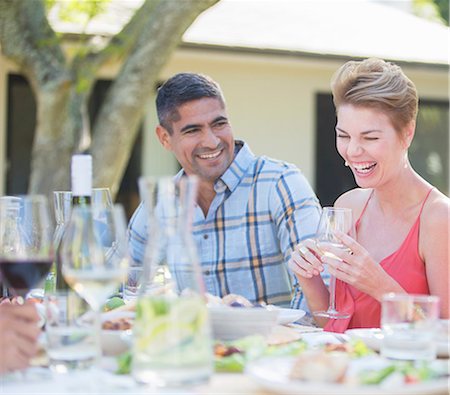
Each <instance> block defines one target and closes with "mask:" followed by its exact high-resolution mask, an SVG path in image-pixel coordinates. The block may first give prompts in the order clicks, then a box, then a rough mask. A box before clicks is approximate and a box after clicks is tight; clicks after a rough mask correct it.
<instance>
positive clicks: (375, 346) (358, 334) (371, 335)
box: [345, 320, 450, 358]
mask: <svg viewBox="0 0 450 395" xmlns="http://www.w3.org/2000/svg"><path fill="white" fill-rule="evenodd" d="M441 321H444V322H445V320H441ZM447 321H448V320H447ZM345 334H346V335H348V336H350V337H351V338H352V339H356V340H362V341H363V342H364V343H365V344H366V345H367V346H368V347H369V348H371V349H372V350H374V351H380V348H381V341H382V340H383V332H382V331H381V329H380V328H357V329H348V330H346V331H345ZM436 346H437V356H438V357H440V358H448V357H449V348H450V344H449V342H448V341H445V339H443V337H442V335H441V336H438V337H437V344H436Z"/></svg>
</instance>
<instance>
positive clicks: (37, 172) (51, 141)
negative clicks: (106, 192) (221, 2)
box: [0, 0, 218, 195]
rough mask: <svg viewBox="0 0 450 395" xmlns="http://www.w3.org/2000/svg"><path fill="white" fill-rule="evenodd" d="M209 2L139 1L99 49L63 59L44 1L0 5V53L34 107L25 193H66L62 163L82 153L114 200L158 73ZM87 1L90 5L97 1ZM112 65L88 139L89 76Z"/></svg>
mask: <svg viewBox="0 0 450 395" xmlns="http://www.w3.org/2000/svg"><path fill="white" fill-rule="evenodd" d="M217 1H218V0H145V1H144V2H143V4H142V6H141V7H140V8H139V9H138V10H137V11H136V12H135V13H134V15H133V16H132V18H131V19H130V21H129V22H128V23H127V24H126V25H125V26H124V27H123V29H122V30H121V32H120V33H119V34H117V35H115V36H113V37H111V38H110V40H109V42H108V43H107V44H106V45H105V46H103V47H102V48H100V49H98V48H95V47H93V46H90V45H88V43H87V42H84V44H83V45H81V46H80V47H79V51H78V52H77V53H76V54H75V55H74V56H69V55H68V54H67V53H65V52H64V50H63V47H62V42H61V41H60V40H59V38H58V35H57V34H56V33H55V31H54V30H53V29H52V27H51V26H50V24H49V21H48V19H47V16H46V8H45V4H44V0H33V1H31V0H0V45H1V50H2V53H3V54H4V55H5V56H6V57H8V58H9V59H11V60H12V61H13V62H15V63H16V64H17V65H18V67H19V68H20V70H21V72H22V73H23V74H24V76H25V77H26V78H27V79H28V81H29V83H30V85H31V88H32V90H33V94H34V96H35V99H36V104H37V115H36V130H35V137H34V142H33V149H32V159H31V169H32V172H31V176H30V183H29V192H30V193H44V194H49V193H50V192H51V191H53V190H57V189H67V188H68V187H69V167H70V166H69V164H70V157H71V155H72V153H73V152H74V151H75V150H84V149H87V148H90V149H91V153H92V155H93V160H94V169H95V174H94V180H93V182H94V185H97V186H109V187H110V188H111V192H112V193H113V195H115V194H116V193H117V191H118V188H119V186H120V181H121V179H122V175H123V173H124V171H125V169H126V165H127V163H128V160H129V156H130V152H131V149H132V147H133V144H134V141H135V138H136V135H137V130H138V126H139V123H140V121H141V118H142V115H143V111H144V105H145V104H146V102H147V100H148V98H149V96H150V95H151V93H152V90H153V88H154V86H155V84H156V81H157V78H158V76H159V73H160V71H161V69H162V67H163V66H164V64H165V63H166V61H167V60H168V58H169V56H170V54H171V53H172V51H173V50H174V49H175V48H176V46H177V45H178V44H179V42H180V41H181V37H182V34H183V33H184V31H185V30H186V29H187V28H188V27H189V25H190V24H191V23H192V22H193V21H194V20H195V18H196V17H197V16H198V15H199V14H200V13H201V12H203V11H204V10H205V9H207V8H208V7H210V6H212V5H213V4H215V3H216V2H217ZM52 2H55V0H52ZM88 2H90V3H93V4H91V5H94V6H95V5H96V4H95V3H99V0H88ZM95 12H97V11H95ZM113 59H116V60H117V59H124V60H123V62H122V64H121V69H120V71H119V73H118V74H117V76H116V78H115V80H114V82H113V84H112V85H111V87H110V89H109V91H108V94H107V95H106V98H105V100H104V102H103V104H102V107H101V108H100V111H99V114H98V116H97V118H96V121H95V124H94V125H92V131H93V133H92V135H93V138H92V139H91V133H90V127H89V121H88V117H87V111H86V108H87V102H88V99H89V97H90V95H91V92H92V88H93V86H94V83H95V81H96V73H97V71H98V70H99V68H100V67H101V66H102V65H104V64H106V63H107V62H109V61H111V60H113ZM49 175H51V176H49Z"/></svg>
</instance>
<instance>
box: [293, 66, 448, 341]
mask: <svg viewBox="0 0 450 395" xmlns="http://www.w3.org/2000/svg"><path fill="white" fill-rule="evenodd" d="M331 86H332V92H333V100H334V104H335V107H336V110H337V125H336V146H337V150H338V152H339V154H340V155H341V156H342V158H343V159H344V161H345V165H346V166H349V167H350V169H351V170H352V172H353V175H354V177H355V181H356V183H357V184H358V186H359V187H360V188H356V189H353V190H351V191H348V192H346V193H344V194H343V195H342V196H340V197H339V198H338V199H337V201H336V202H335V206H336V207H349V208H351V209H352V210H353V215H354V219H355V220H356V222H355V227H356V240H357V241H356V240H354V239H352V238H351V237H349V236H347V235H341V236H340V237H341V240H342V243H343V244H344V245H346V246H347V247H348V248H349V251H347V252H346V251H342V250H339V249H335V248H333V247H330V246H320V247H321V248H322V250H323V249H324V248H326V249H328V250H329V251H330V252H333V253H334V254H335V255H336V256H338V257H339V258H340V260H337V259H333V258H330V257H326V256H324V255H322V254H321V253H320V252H319V250H318V249H317V246H316V245H315V242H314V241H313V240H305V241H304V242H303V243H302V244H301V245H299V247H298V248H297V250H296V252H295V253H294V254H293V256H292V258H291V261H290V262H289V266H290V268H291V269H292V271H293V272H294V273H295V275H296V277H297V278H298V280H299V282H300V285H301V287H302V289H303V292H304V293H305V296H306V298H307V301H308V305H309V307H310V310H311V311H313V312H314V311H317V310H326V308H327V305H328V291H327V289H326V287H325V285H324V283H323V281H322V279H321V277H320V275H319V274H320V272H321V271H323V264H328V267H329V272H330V274H331V275H334V276H336V278H337V281H336V305H337V309H338V310H340V311H346V312H348V313H350V314H351V316H350V318H348V319H339V320H333V319H330V320H329V321H328V322H327V321H326V320H325V321H324V320H323V319H317V322H318V323H319V324H320V325H322V326H325V329H327V330H330V331H336V332H343V331H345V330H346V329H347V328H358V327H379V326H380V310H381V305H380V301H381V299H382V296H383V294H385V293H388V292H406V293H417V294H432V295H438V296H439V297H440V299H441V317H442V318H449V280H448V279H449V266H450V265H449V252H448V250H449V208H450V200H449V199H448V197H446V196H445V195H443V194H442V193H441V192H439V191H438V190H437V189H436V188H434V187H433V186H432V185H430V184H429V183H428V182H427V181H425V180H424V179H423V178H422V177H421V176H419V175H418V174H417V173H416V172H415V171H414V169H413V168H412V167H411V164H410V163H409V160H408V148H409V146H410V144H411V141H412V139H413V137H414V131H415V124H416V115H417V110H418V96H417V91H416V88H415V86H414V84H413V83H412V82H411V81H410V80H409V79H408V78H407V77H406V75H405V74H404V73H403V72H402V70H401V69H400V67H398V66H396V65H394V64H392V63H387V62H385V61H383V60H380V59H366V60H364V61H360V62H354V61H351V62H348V63H346V64H344V65H343V66H342V67H341V68H340V69H339V70H338V71H337V72H336V74H335V76H334V77H333V80H332V84H331Z"/></svg>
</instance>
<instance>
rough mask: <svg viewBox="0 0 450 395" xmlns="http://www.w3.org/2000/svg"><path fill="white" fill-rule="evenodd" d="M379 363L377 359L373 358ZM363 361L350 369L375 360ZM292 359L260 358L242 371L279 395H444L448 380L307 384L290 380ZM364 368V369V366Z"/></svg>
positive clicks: (359, 360)
mask: <svg viewBox="0 0 450 395" xmlns="http://www.w3.org/2000/svg"><path fill="white" fill-rule="evenodd" d="M376 358H378V360H381V357H376ZM363 359H364V358H361V359H358V360H354V362H353V364H352V365H351V366H350V368H349V369H352V367H357V366H358V365H359V367H358V368H361V366H363V365H364V362H366V363H367V365H369V364H373V363H374V362H375V361H376V360H374V359H366V360H365V361H363ZM294 361H295V358H292V357H289V358H287V357H285V358H281V357H279V358H276V357H274V358H270V357H269V358H262V359H258V360H255V361H252V362H250V363H249V364H248V365H247V368H246V370H245V372H246V374H247V375H249V376H250V377H251V378H252V379H253V380H254V381H255V382H257V383H259V384H260V385H261V386H262V387H263V388H265V389H266V390H269V391H272V392H274V393H277V394H283V395H313V394H314V395H316V394H327V395H419V394H422V395H423V394H427V395H432V394H446V393H448V392H447V391H448V378H442V379H439V380H433V381H429V382H422V383H416V384H408V385H405V384H403V383H396V384H392V383H390V384H389V385H388V386H385V387H383V386H381V385H349V384H340V383H324V382H307V381H301V380H293V379H290V377H289V374H290V372H291V369H292V366H293V363H294ZM367 365H366V366H367Z"/></svg>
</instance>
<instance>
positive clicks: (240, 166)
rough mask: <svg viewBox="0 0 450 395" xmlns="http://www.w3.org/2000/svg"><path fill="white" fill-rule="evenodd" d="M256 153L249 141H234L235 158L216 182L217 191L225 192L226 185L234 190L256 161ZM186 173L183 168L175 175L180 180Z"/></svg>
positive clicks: (215, 188)
mask: <svg viewBox="0 0 450 395" xmlns="http://www.w3.org/2000/svg"><path fill="white" fill-rule="evenodd" d="M254 160H255V155H254V154H253V152H252V151H251V150H250V147H249V146H248V144H247V143H245V142H244V141H242V140H235V141H234V160H233V162H231V165H230V166H229V167H228V169H227V170H226V171H225V173H223V174H222V176H221V177H220V178H218V179H217V181H216V182H215V184H214V190H215V191H216V192H217V193H220V192H223V191H224V190H225V188H226V187H228V189H229V190H230V191H231V192H233V191H234V190H235V189H236V187H237V186H238V185H239V183H240V182H241V180H242V178H243V177H244V175H245V174H246V172H247V169H248V167H249V166H250V165H251V164H252V163H253V162H254ZM184 175H185V172H184V170H183V169H181V170H180V171H179V172H178V174H177V175H176V176H175V179H176V180H179V179H180V178H181V177H183V176H184Z"/></svg>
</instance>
